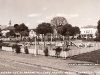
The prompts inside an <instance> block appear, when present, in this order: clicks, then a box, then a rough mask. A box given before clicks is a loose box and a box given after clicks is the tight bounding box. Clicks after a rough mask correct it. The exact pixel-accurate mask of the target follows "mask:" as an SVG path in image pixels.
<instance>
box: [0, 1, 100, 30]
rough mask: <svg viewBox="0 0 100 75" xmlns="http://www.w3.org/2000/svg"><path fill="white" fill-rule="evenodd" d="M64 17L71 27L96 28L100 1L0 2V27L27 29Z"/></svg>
mask: <svg viewBox="0 0 100 75" xmlns="http://www.w3.org/2000/svg"><path fill="white" fill-rule="evenodd" d="M56 16H61V17H65V18H66V20H67V22H68V23H69V24H71V25H72V26H78V27H83V26H86V25H94V26H97V22H98V20H99V19H100V0H0V25H8V23H9V20H11V21H12V25H14V24H21V23H25V24H26V25H27V26H28V27H29V29H32V28H36V27H37V26H38V25H39V24H40V23H42V22H46V23H50V22H51V20H52V19H53V18H54V17H56Z"/></svg>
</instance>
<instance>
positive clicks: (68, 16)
mask: <svg viewBox="0 0 100 75" xmlns="http://www.w3.org/2000/svg"><path fill="white" fill-rule="evenodd" d="M56 16H62V17H65V18H66V19H71V18H75V17H79V14H69V15H67V14H64V13H62V14H61V13H59V14H56Z"/></svg>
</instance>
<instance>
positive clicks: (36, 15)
mask: <svg viewBox="0 0 100 75" xmlns="http://www.w3.org/2000/svg"><path fill="white" fill-rule="evenodd" d="M40 15H41V14H29V15H28V17H39V16H40Z"/></svg>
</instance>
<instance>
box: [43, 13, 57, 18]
mask: <svg viewBox="0 0 100 75" xmlns="http://www.w3.org/2000/svg"><path fill="white" fill-rule="evenodd" d="M53 17H55V15H54V14H52V15H50V16H47V17H46V18H45V19H52V18H53Z"/></svg>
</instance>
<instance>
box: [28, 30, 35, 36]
mask: <svg viewBox="0 0 100 75" xmlns="http://www.w3.org/2000/svg"><path fill="white" fill-rule="evenodd" d="M35 36H36V32H34V30H32V29H31V30H30V32H29V37H30V38H33V37H35Z"/></svg>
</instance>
